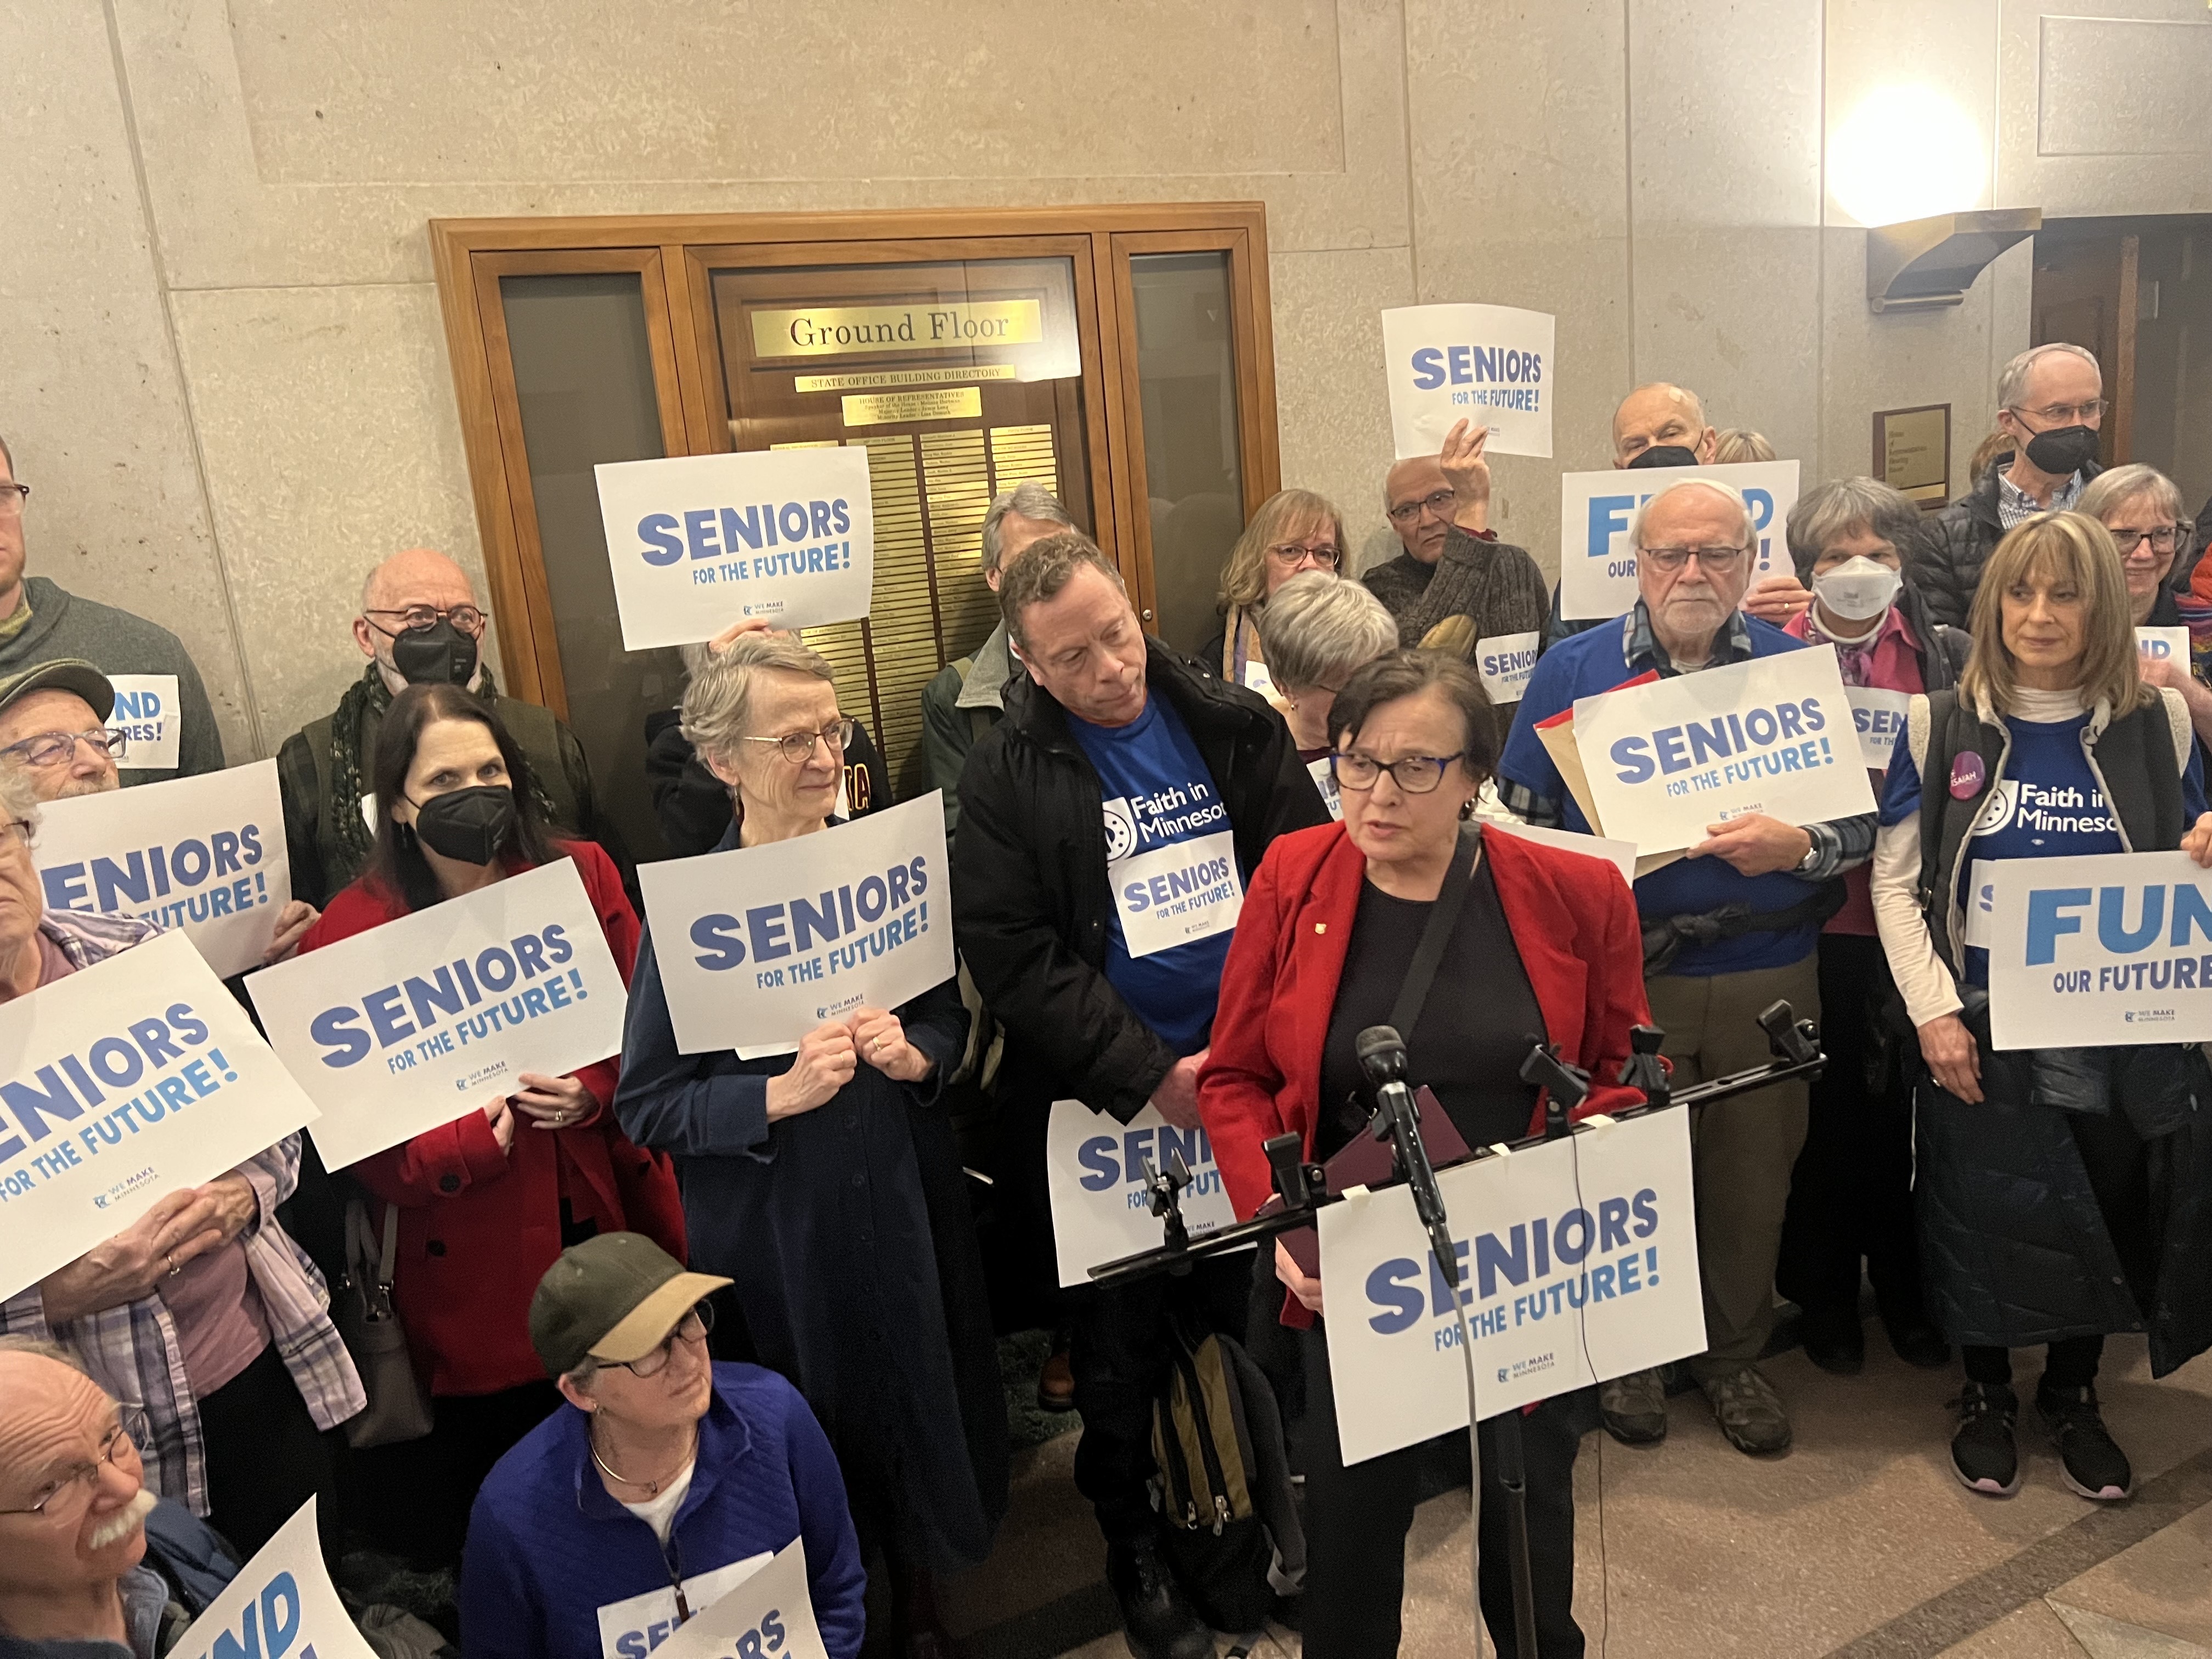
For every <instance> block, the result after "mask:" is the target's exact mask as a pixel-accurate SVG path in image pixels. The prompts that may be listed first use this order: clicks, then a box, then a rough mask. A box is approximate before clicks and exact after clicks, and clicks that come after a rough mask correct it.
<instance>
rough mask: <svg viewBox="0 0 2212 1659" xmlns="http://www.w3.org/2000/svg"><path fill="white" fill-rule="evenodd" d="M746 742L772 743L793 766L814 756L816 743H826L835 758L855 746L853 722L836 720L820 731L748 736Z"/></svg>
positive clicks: (830, 753) (804, 762)
mask: <svg viewBox="0 0 2212 1659" xmlns="http://www.w3.org/2000/svg"><path fill="white" fill-rule="evenodd" d="M743 741H744V742H746V743H772V744H775V751H776V753H777V754H779V755H781V756H782V757H784V759H786V760H787V761H789V762H790V763H792V764H793V766H804V765H805V764H806V763H807V762H808V761H810V760H811V759H812V758H813V757H814V745H815V744H817V743H820V744H828V745H829V756H830V758H831V759H833V760H835V759H836V757H839V756H841V755H842V754H843V753H844V752H845V751H846V750H848V749H850V748H851V747H852V746H853V722H852V721H850V720H843V719H840V720H833V721H831V722H830V723H829V725H827V726H823V728H822V729H821V730H820V731H819V732H786V733H785V734H784V735H783V736H781V737H780V738H744V739H743Z"/></svg>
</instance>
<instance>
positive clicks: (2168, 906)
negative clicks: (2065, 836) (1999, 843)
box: [1989, 853, 2212, 1048]
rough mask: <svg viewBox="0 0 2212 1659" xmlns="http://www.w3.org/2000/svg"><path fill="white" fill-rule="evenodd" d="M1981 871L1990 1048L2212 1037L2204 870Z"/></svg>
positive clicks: (2128, 865)
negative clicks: (1986, 884)
mask: <svg viewBox="0 0 2212 1659" xmlns="http://www.w3.org/2000/svg"><path fill="white" fill-rule="evenodd" d="M1989 869H1990V877H1991V880H1992V882H1993V884H1994V888H1995V890H1994V893H1993V895H1992V897H1993V900H1994V910H1995V914H1994V915H1992V916H1991V918H1990V932H1989V952H1990V1037H1991V1039H1992V1040H1993V1041H1994V1042H1995V1043H1996V1046H1997V1047H1998V1048H2077V1047H2083V1048H2099V1047H2103V1046H2105V1045H2107V1044H2112V1045H2119V1044H2126V1043H2143V1042H2203V1040H2204V1039H2206V1038H2208V1037H2212V870H2200V869H2199V868H2197V861H2196V860H2194V859H2192V858H2191V857H2190V856H2189V854H2186V853H2107V854H2092V855H2090V856H2087V857H2082V858H2061V859H1999V860H1996V861H1995V862H1994V863H1992V864H1990V866H1989Z"/></svg>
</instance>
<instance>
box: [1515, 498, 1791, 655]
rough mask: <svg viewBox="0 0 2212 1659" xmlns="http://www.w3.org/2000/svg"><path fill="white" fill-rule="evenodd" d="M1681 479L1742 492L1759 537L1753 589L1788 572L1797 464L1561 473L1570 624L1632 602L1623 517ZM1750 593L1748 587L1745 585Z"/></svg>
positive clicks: (1564, 597) (1565, 610) (1611, 613)
mask: <svg viewBox="0 0 2212 1659" xmlns="http://www.w3.org/2000/svg"><path fill="white" fill-rule="evenodd" d="M1684 478H1712V479H1716V480H1717V481H1718V482H1720V483H1725V484H1730V485H1733V486H1734V487H1735V489H1739V490H1741V492H1742V493H1743V499H1744V501H1745V502H1746V504H1747V505H1748V506H1749V507H1750V508H1751V521H1752V527H1753V530H1754V531H1756V532H1757V533H1758V537H1759V559H1758V562H1757V564H1756V565H1755V566H1754V567H1753V571H1752V575H1751V582H1752V586H1758V584H1759V580H1760V579H1761V578H1763V577H1766V576H1772V575H1784V576H1786V575H1789V574H1790V572H1791V568H1792V567H1791V565H1790V549H1789V548H1788V546H1787V545H1786V544H1784V541H1783V538H1782V527H1783V525H1784V521H1785V520H1787V519H1788V518H1789V516H1790V508H1791V507H1795V506H1796V504H1797V463H1796V462H1795V461H1737V462H1734V463H1731V464H1730V465H1726V466H1654V467H1648V468H1645V469H1644V470H1643V471H1615V470H1613V469H1611V468H1608V469H1607V471H1603V472H1566V473H1562V474H1561V475H1560V477H1559V611H1560V614H1561V615H1562V616H1564V617H1566V618H1567V620H1569V621H1570V622H1587V621H1589V620H1590V619H1591V618H1593V617H1618V616H1619V615H1620V613H1621V612H1622V611H1626V610H1627V609H1628V608H1629V607H1630V606H1631V605H1634V604H1635V603H1636V553H1635V550H1634V549H1632V548H1631V547H1630V546H1629V545H1628V521H1629V520H1630V519H1632V518H1633V517H1634V516H1635V513H1636V509H1637V508H1638V507H1640V506H1641V505H1643V503H1644V502H1645V501H1649V500H1650V499H1651V497H1652V496H1654V495H1657V494H1658V493H1659V492H1660V491H1661V490H1662V489H1666V487H1667V486H1668V484H1670V483H1677V482H1679V481H1680V480H1681V479H1684ZM1747 591H1748V590H1747Z"/></svg>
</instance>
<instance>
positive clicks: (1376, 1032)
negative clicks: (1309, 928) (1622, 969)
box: [1091, 1001, 1827, 1659]
mask: <svg viewBox="0 0 2212 1659" xmlns="http://www.w3.org/2000/svg"><path fill="white" fill-rule="evenodd" d="M1759 1026H1760V1029H1762V1030H1765V1033H1766V1036H1767V1047H1768V1048H1769V1050H1770V1051H1771V1053H1772V1054H1773V1055H1774V1059H1773V1060H1771V1062H1769V1063H1768V1064H1767V1065H1765V1066H1751V1067H1748V1068H1747V1069H1745V1070H1743V1071H1741V1072H1735V1073H1729V1075H1728V1076H1725V1077H1721V1078H1716V1079H1713V1080H1712V1081H1711V1082H1710V1083H1705V1084H1700V1085H1695V1086H1693V1087H1692V1088H1688V1089H1684V1090H1681V1091H1675V1090H1674V1089H1673V1088H1672V1086H1671V1085H1670V1083H1669V1081H1668V1075H1667V1072H1666V1068H1665V1067H1664V1066H1662V1064H1661V1063H1660V1060H1659V1047H1660V1044H1661V1042H1662V1040H1663V1033H1662V1032H1661V1031H1660V1030H1659V1029H1658V1028H1657V1027H1656V1026H1652V1025H1638V1026H1635V1027H1633V1028H1632V1030H1631V1031H1630V1033H1629V1056H1628V1059H1627V1060H1626V1061H1625V1062H1623V1064H1622V1066H1621V1069H1620V1081H1621V1082H1622V1083H1623V1084H1624V1085H1627V1086H1629V1087H1632V1088H1634V1089H1637V1090H1638V1091H1640V1092H1641V1093H1642V1094H1643V1095H1644V1100H1645V1103H1644V1105H1642V1106H1638V1107H1632V1108H1630V1109H1627V1110H1625V1111H1622V1112H1619V1113H1615V1114H1614V1117H1615V1118H1616V1119H1617V1120H1625V1119H1628V1118H1632V1117H1642V1116H1644V1115H1647V1114H1649V1113H1651V1112H1658V1111H1667V1110H1670V1109H1674V1108H1675V1107H1681V1106H1687V1107H1699V1106H1706V1105H1711V1104H1712V1103H1715V1102H1717V1101H1721V1100H1726V1099H1730V1098H1733V1097H1735V1096H1737V1095H1742V1094H1748V1093H1751V1092H1753V1091H1756V1090H1759V1089H1765V1088H1771V1087H1772V1086H1773V1085H1776V1084H1778V1083H1786V1082H1790V1081H1791V1080H1792V1079H1797V1078H1813V1077H1817V1076H1818V1075H1819V1074H1820V1072H1821V1071H1822V1070H1823V1069H1824V1068H1825V1067H1826V1065H1827V1056H1826V1054H1823V1053H1822V1052H1821V1050H1820V1034H1819V1032H1818V1030H1817V1029H1816V1028H1815V1027H1814V1024H1812V1022H1811V1021H1809V1020H1800V1019H1798V1018H1796V1015H1795V1014H1794V1013H1793V1012H1792V1011H1791V1009H1790V1005H1789V1003H1787V1002H1784V1001H1777V1002H1774V1003H1771V1004H1770V1005H1769V1006H1767V1007H1766V1008H1765V1009H1764V1010H1763V1011H1762V1012H1760V1013H1759ZM1357 1049H1358V1054H1359V1060H1360V1064H1361V1066H1363V1067H1364V1069H1365V1070H1366V1072H1367V1073H1368V1075H1369V1077H1370V1079H1372V1080H1373V1081H1374V1083H1375V1085H1376V1091H1375V1093H1376V1113H1375V1117H1374V1120H1373V1122H1372V1125H1371V1127H1370V1130H1369V1133H1371V1134H1372V1135H1373V1136H1374V1137H1375V1139H1377V1140H1378V1141H1379V1140H1388V1141H1389V1142H1390V1144H1391V1152H1392V1156H1393V1162H1394V1164H1395V1178H1396V1179H1397V1180H1399V1181H1402V1182H1404V1183H1405V1184H1406V1185H1407V1187H1408V1188H1411V1189H1412V1192H1413V1212H1414V1214H1415V1215H1416V1216H1417V1217H1418V1218H1419V1220H1420V1223H1421V1225H1422V1226H1423V1227H1425V1229H1427V1231H1428V1235H1429V1246H1430V1249H1431V1252H1432V1253H1433V1254H1434V1255H1435V1257H1436V1262H1437V1270H1438V1271H1439V1272H1441V1273H1443V1276H1444V1282H1445V1283H1446V1284H1447V1285H1450V1286H1451V1288H1452V1291H1453V1297H1452V1309H1453V1311H1454V1313H1455V1315H1457V1316H1458V1321H1459V1340H1460V1356H1461V1360H1462V1364H1464V1365H1465V1367H1466V1370H1467V1390H1468V1455H1469V1456H1470V1458H1471V1460H1472V1462H1473V1466H1474V1491H1475V1501H1476V1514H1475V1516H1474V1517H1472V1518H1471V1520H1470V1522H1469V1526H1470V1539H1469V1548H1470V1554H1471V1556H1472V1558H1473V1561H1474V1574H1475V1578H1476V1584H1475V1595H1476V1600H1477V1603H1478V1605H1479V1604H1480V1598H1481V1583H1480V1576H1481V1557H1480V1548H1481V1545H1480V1534H1481V1521H1480V1501H1481V1492H1482V1455H1481V1451H1480V1448H1479V1447H1478V1445H1477V1444H1476V1439H1475V1435H1476V1429H1475V1425H1476V1420H1477V1419H1476V1399H1475V1383H1474V1345H1473V1341H1472V1339H1471V1336H1470V1334H1469V1332H1468V1324H1467V1309H1466V1304H1465V1303H1464V1302H1463V1301H1462V1298H1461V1295H1460V1267H1459V1253H1458V1251H1457V1250H1456V1249H1454V1247H1453V1245H1452V1240H1451V1233H1450V1230H1449V1226H1448V1225H1446V1218H1445V1212H1444V1204H1443V1194H1442V1192H1441V1191H1440V1190H1439V1189H1438V1188H1437V1171H1436V1166H1435V1164H1432V1163H1431V1161H1430V1159H1429V1154H1428V1148H1427V1147H1426V1146H1425V1145H1424V1144H1423V1142H1422V1139H1421V1123H1420V1114H1419V1109H1418V1108H1417V1107H1416V1106H1415V1105H1414V1103H1413V1092H1412V1091H1411V1090H1409V1089H1408V1088H1407V1086H1406V1083H1405V1070H1406V1048H1405V1044H1404V1042H1403V1041H1402V1040H1401V1038H1400V1037H1399V1035H1398V1033H1397V1032H1396V1031H1395V1030H1392V1029H1391V1028H1390V1027H1389V1026H1387V1025H1384V1026H1370V1027H1369V1028H1368V1029H1367V1030H1364V1031H1363V1032H1361V1033H1360V1035H1359V1037H1358V1042H1357ZM1521 1076H1522V1080H1523V1081H1524V1082H1528V1083H1534V1084H1536V1085H1539V1086H1541V1087H1542V1088H1543V1089H1544V1090H1546V1091H1547V1095H1546V1101H1545V1111H1544V1133H1542V1134H1541V1135H1535V1136H1531V1137H1528V1139H1523V1140H1521V1141H1516V1142H1515V1143H1514V1144H1513V1146H1512V1147H1511V1148H1510V1150H1515V1151H1517V1150H1519V1149H1520V1148H1522V1147H1524V1146H1541V1145H1542V1144H1544V1143H1545V1142H1547V1141H1550V1140H1557V1139H1565V1137H1566V1136H1568V1135H1570V1134H1571V1133H1573V1128H1572V1126H1571V1121H1570V1120H1571V1117H1572V1115H1573V1113H1574V1110H1575V1109H1576V1108H1577V1106H1579V1105H1581V1103H1583V1100H1585V1099H1586V1098H1587V1097H1589V1086H1590V1080H1589V1074H1588V1073H1585V1072H1583V1071H1581V1070H1579V1069H1578V1068H1577V1067H1575V1066H1569V1065H1568V1064H1566V1063H1565V1061H1564V1060H1561V1059H1560V1058H1559V1054H1557V1052H1556V1051H1555V1050H1553V1048H1550V1047H1549V1046H1547V1045H1545V1044H1541V1043H1539V1044H1537V1045H1536V1046H1535V1047H1534V1048H1532V1049H1531V1050H1530V1052H1529V1054H1528V1058H1527V1060H1524V1061H1522V1066H1521ZM1261 1150H1262V1151H1263V1152H1265V1153H1266V1154H1267V1163H1268V1166H1269V1169H1270V1171H1271V1174H1272V1176H1273V1184H1274V1188H1275V1191H1276V1193H1277V1194H1278V1195H1279V1197H1280V1198H1281V1199H1282V1200H1283V1201H1282V1206H1281V1208H1279V1209H1276V1210H1270V1211H1268V1212H1267V1213H1265V1214H1262V1215H1258V1216H1255V1217H1254V1218H1252V1219H1251V1220H1249V1221H1244V1222H1239V1223H1237V1224H1235V1225H1231V1226H1227V1227H1221V1228H1217V1229H1216V1230H1215V1231H1212V1232H1209V1233H1206V1234H1203V1235H1201V1236H1200V1237H1196V1238H1193V1237H1190V1235H1189V1233H1188V1230H1187V1229H1186V1227H1185V1225H1184V1223H1183V1218H1182V1206H1181V1202H1180V1200H1181V1194H1182V1189H1183V1188H1185V1187H1187V1186H1188V1185H1189V1181H1190V1176H1189V1171H1188V1169H1186V1168H1182V1167H1180V1164H1181V1160H1180V1157H1179V1156H1178V1158H1177V1166H1178V1167H1175V1168H1171V1169H1170V1170H1168V1171H1165V1172H1158V1171H1156V1170H1154V1169H1153V1168H1152V1164H1151V1163H1150V1162H1149V1160H1148V1161H1147V1162H1146V1164H1145V1185H1146V1194H1147V1198H1148V1200H1149V1207H1150V1208H1151V1210H1152V1213H1153V1214H1154V1215H1156V1216H1158V1217H1159V1218H1161V1224H1162V1231H1163V1234H1164V1243H1162V1244H1161V1246H1160V1247H1159V1248H1158V1249H1152V1250H1146V1251H1142V1252H1139V1254H1137V1255H1131V1256H1125V1257H1123V1258H1122V1259H1121V1260H1120V1261H1110V1262H1107V1263H1104V1264H1103V1265H1102V1266H1099V1267H1093V1268H1091V1280H1092V1282H1093V1283H1095V1284H1100V1285H1116V1284H1125V1283H1128V1282H1131V1281H1133V1280H1135V1279H1148V1278H1151V1277H1152V1276H1154V1275H1155V1274H1158V1273H1173V1274H1183V1273H1188V1272H1189V1271H1190V1263H1191V1261H1193V1260H1194V1259H1195V1258H1199V1257H1202V1256H1209V1255H1222V1254H1225V1253H1226V1252H1228V1251H1231V1250H1234V1249H1243V1247H1245V1246H1246V1245H1252V1244H1259V1243H1264V1242H1265V1241H1267V1240H1268V1239H1272V1238H1273V1237H1276V1236H1277V1235H1278V1234H1280V1233H1285V1232H1289V1231H1292V1230H1294V1229H1296V1228H1298V1227H1304V1226H1310V1225H1313V1224H1314V1221H1315V1218H1316V1214H1317V1213H1318V1212H1319V1211H1320V1210H1321V1209H1322V1208H1323V1207H1324V1206H1328V1205H1330V1204H1334V1203H1337V1202H1340V1201H1341V1195H1340V1194H1335V1193H1332V1192H1330V1191H1329V1190H1328V1172H1327V1171H1326V1170H1323V1168H1322V1166H1321V1165H1320V1164H1312V1163H1308V1162H1306V1161H1305V1158H1304V1142H1303V1140H1302V1139H1300V1137H1299V1136H1297V1134H1295V1133H1284V1134H1279V1135H1273V1136H1271V1137H1269V1138H1268V1139H1267V1140H1265V1141H1263V1142H1262V1143H1261ZM1477 1156H1480V1154H1477ZM1491 1422H1492V1439H1493V1441H1494V1442H1495V1443H1496V1447H1497V1463H1498V1485H1499V1486H1500V1487H1502V1488H1503V1489H1504V1492H1505V1494H1506V1541H1507V1558H1508V1565H1510V1568H1511V1572H1512V1579H1513V1623H1514V1633H1515V1636H1516V1642H1517V1646H1518V1650H1519V1651H1520V1652H1521V1653H1522V1655H1524V1656H1527V1659H1537V1656H1538V1652H1539V1650H1538V1648H1537V1644H1536V1602H1535V1589H1534V1578H1533V1575H1532V1571H1531V1568H1530V1565H1529V1558H1528V1463H1527V1457H1526V1451H1525V1448H1524V1446H1523V1444H1522V1437H1521V1414H1520V1413H1519V1412H1518V1411H1508V1412H1504V1413H1500V1414H1499V1415H1498V1416H1497V1417H1496V1418H1493V1419H1491ZM1481 1648H1482V1628H1481V1620H1480V1618H1479V1617H1478V1619H1477V1620H1476V1632H1475V1649H1476V1653H1477V1655H1478V1659H1480V1652H1481Z"/></svg>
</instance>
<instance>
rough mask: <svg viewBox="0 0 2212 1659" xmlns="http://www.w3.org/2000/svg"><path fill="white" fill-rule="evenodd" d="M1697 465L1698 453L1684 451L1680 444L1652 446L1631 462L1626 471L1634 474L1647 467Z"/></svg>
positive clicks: (1692, 450) (1689, 450)
mask: <svg viewBox="0 0 2212 1659" xmlns="http://www.w3.org/2000/svg"><path fill="white" fill-rule="evenodd" d="M1697 464H1698V452H1697V451H1696V450H1694V449H1685V448H1683V447H1682V446H1681V445H1680V444H1654V445H1652V446H1651V447H1650V448H1649V449H1647V450H1645V451H1644V453H1642V454H1641V455H1638V457H1637V458H1636V459H1634V460H1632V461H1631V462H1630V463H1629V464H1628V470H1629V471H1631V472H1635V471H1640V470H1642V469H1643V468H1644V467H1647V466H1695V465H1697Z"/></svg>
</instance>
